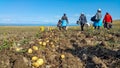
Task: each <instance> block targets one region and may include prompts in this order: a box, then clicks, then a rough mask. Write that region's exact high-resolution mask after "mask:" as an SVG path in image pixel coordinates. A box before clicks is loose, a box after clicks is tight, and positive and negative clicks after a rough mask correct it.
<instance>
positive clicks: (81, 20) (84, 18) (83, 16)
mask: <svg viewBox="0 0 120 68" xmlns="http://www.w3.org/2000/svg"><path fill="white" fill-rule="evenodd" d="M79 21H80V23H82V24H85V23H87V19H86V16H85V15H84V14H82V15H81V16H80V17H79Z"/></svg>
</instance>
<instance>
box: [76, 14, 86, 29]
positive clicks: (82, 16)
mask: <svg viewBox="0 0 120 68" xmlns="http://www.w3.org/2000/svg"><path fill="white" fill-rule="evenodd" d="M77 22H78V23H80V25H81V31H84V26H85V24H86V23H87V19H86V16H85V15H84V13H81V15H80V17H79V21H77Z"/></svg>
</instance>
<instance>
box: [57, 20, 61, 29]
mask: <svg viewBox="0 0 120 68" xmlns="http://www.w3.org/2000/svg"><path fill="white" fill-rule="evenodd" d="M57 27H58V28H59V30H61V28H62V26H61V20H59V21H58V23H57Z"/></svg>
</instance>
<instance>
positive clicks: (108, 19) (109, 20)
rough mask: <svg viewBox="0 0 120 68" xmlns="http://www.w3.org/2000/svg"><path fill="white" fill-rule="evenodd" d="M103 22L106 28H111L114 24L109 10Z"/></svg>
mask: <svg viewBox="0 0 120 68" xmlns="http://www.w3.org/2000/svg"><path fill="white" fill-rule="evenodd" d="M103 23H104V28H107V29H110V28H111V26H112V24H111V23H112V17H111V15H110V14H109V13H108V12H106V14H105V16H104V19H103Z"/></svg>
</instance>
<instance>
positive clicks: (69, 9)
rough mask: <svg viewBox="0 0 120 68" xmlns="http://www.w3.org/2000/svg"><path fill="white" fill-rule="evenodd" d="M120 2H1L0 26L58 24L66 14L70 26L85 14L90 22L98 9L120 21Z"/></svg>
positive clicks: (91, 0) (84, 0) (96, 0)
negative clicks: (3, 24)
mask: <svg viewBox="0 0 120 68" xmlns="http://www.w3.org/2000/svg"><path fill="white" fill-rule="evenodd" d="M119 4H120V0H0V24H2V23H5V24H14V23H15V24H41V23H42V24H56V23H57V21H58V20H59V19H60V18H61V16H62V15H63V13H66V14H67V16H68V19H69V22H70V24H73V23H76V20H78V18H79V16H80V13H81V12H83V13H85V15H86V16H87V19H88V21H89V22H90V17H91V16H93V15H94V14H95V13H96V11H97V9H98V8H101V9H102V15H103V17H104V14H105V13H106V12H109V13H110V14H111V15H112V16H113V19H120V13H119V12H120V8H119V6H120V5H119Z"/></svg>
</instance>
